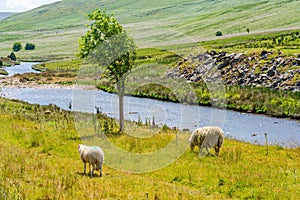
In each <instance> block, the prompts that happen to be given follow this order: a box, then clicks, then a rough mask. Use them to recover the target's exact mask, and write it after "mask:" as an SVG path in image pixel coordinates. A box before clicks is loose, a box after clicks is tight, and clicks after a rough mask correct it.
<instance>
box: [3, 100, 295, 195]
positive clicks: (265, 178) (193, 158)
mask: <svg viewBox="0 0 300 200" xmlns="http://www.w3.org/2000/svg"><path fill="white" fill-rule="evenodd" d="M45 111H51V112H50V115H49V114H44V113H45ZM48 113H49V112H48ZM75 116H76V115H75V114H74V113H70V112H65V111H60V109H58V108H57V107H55V106H50V107H47V106H38V105H30V104H27V103H22V102H16V101H8V100H5V99H2V98H1V99H0V124H1V130H0V138H1V140H0V152H1V153H0V159H1V164H0V174H1V176H0V198H1V199H232V198H233V199H297V198H298V197H299V195H300V193H299V192H300V184H299V178H298V177H299V175H300V172H299V170H300V160H299V158H300V149H299V148H295V149H289V148H282V147H279V146H269V147H266V146H258V145H252V144H247V143H242V142H237V141H233V140H227V139H226V140H225V143H224V146H223V148H222V149H221V153H220V156H219V157H215V156H207V157H202V158H201V157H198V155H197V154H196V153H193V152H190V150H186V151H185V152H184V153H183V154H182V155H181V156H180V157H179V158H178V159H177V160H176V161H175V162H173V163H171V164H170V165H167V166H165V167H163V168H161V169H158V170H155V171H152V172H148V173H141V174H135V173H130V172H122V171H119V170H115V169H114V168H113V167H111V165H110V164H105V165H104V169H103V171H104V175H103V177H99V176H98V175H96V176H95V177H93V178H90V177H87V176H83V174H82V172H83V164H82V162H81V160H80V158H79V154H78V152H77V145H78V144H80V143H85V142H88V141H87V140H86V139H84V138H83V137H80V134H79V133H78V129H76V128H75V119H74V117H75ZM97 119H98V120H97V121H98V123H99V129H98V133H101V134H103V133H104V134H106V136H107V137H108V139H109V140H110V141H111V142H112V143H114V145H116V146H118V147H119V148H122V149H124V150H126V151H129V152H136V153H141V152H152V151H155V150H156V149H160V148H161V147H163V146H164V145H165V144H167V143H168V142H169V141H171V140H173V139H174V137H175V136H176V131H172V130H170V129H168V128H161V129H158V131H157V132H156V134H155V135H153V136H152V137H149V138H147V139H143V138H138V137H131V136H129V135H128V134H130V135H132V134H137V135H139V134H143V133H146V132H148V131H149V128H147V126H145V125H141V124H138V123H134V124H131V126H132V127H133V126H134V127H135V128H134V129H131V130H130V131H129V132H127V133H128V134H127V133H124V134H123V135H119V134H118V133H117V132H116V131H115V130H116V129H115V128H114V127H115V126H116V125H115V123H114V122H113V120H111V119H109V118H107V117H105V116H103V115H98V116H97ZM127 123H129V122H127ZM105 124H106V125H105ZM107 127H109V128H107ZM225 131H226V130H225ZM177 133H178V132H177ZM185 134H186V133H185ZM90 136H93V133H91V134H90ZM93 137H96V138H97V139H99V138H98V137H97V134H96V136H95V135H94V136H93ZM100 138H101V137H100ZM109 151H110V149H105V148H104V152H107V153H106V155H107V157H106V163H109V160H110V157H109V156H108V155H110V154H109ZM149 165H151V163H149Z"/></svg>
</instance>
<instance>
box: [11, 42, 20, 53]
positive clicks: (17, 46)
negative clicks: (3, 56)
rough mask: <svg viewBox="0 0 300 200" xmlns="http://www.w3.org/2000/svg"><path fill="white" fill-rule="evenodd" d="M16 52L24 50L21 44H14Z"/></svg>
mask: <svg viewBox="0 0 300 200" xmlns="http://www.w3.org/2000/svg"><path fill="white" fill-rule="evenodd" d="M12 49H13V51H14V52H17V51H20V50H21V49H22V44H21V42H16V43H14V45H13V47H12Z"/></svg>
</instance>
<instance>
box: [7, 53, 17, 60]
mask: <svg viewBox="0 0 300 200" xmlns="http://www.w3.org/2000/svg"><path fill="white" fill-rule="evenodd" d="M7 57H8V58H10V59H11V60H13V61H16V60H17V57H16V55H15V54H14V52H11V54H10V55H9V56H7Z"/></svg>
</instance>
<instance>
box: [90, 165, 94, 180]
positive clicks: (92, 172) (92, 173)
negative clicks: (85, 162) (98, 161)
mask: <svg viewBox="0 0 300 200" xmlns="http://www.w3.org/2000/svg"><path fill="white" fill-rule="evenodd" d="M93 175H94V164H92V171H91V177H92V176H93Z"/></svg>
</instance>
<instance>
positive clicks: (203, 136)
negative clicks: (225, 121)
mask: <svg viewBox="0 0 300 200" xmlns="http://www.w3.org/2000/svg"><path fill="white" fill-rule="evenodd" d="M223 141H224V132H223V130H222V129H221V128H219V127H217V126H205V127H202V128H197V129H196V130H195V131H194V132H193V133H192V134H191V136H190V139H189V144H190V147H191V150H193V149H194V147H195V146H198V147H199V155H200V154H201V152H202V149H203V148H206V151H207V153H208V154H209V151H208V148H213V147H214V148H215V152H216V155H217V156H218V155H219V152H220V148H221V147H222V145H223Z"/></svg>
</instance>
